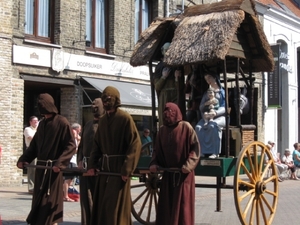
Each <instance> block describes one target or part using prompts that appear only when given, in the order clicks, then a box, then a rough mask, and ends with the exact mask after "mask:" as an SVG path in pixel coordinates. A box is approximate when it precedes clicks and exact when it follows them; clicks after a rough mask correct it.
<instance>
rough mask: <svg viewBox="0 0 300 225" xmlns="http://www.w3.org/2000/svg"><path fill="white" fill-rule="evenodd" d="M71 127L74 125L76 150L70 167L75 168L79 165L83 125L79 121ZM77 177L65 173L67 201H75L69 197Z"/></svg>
mask: <svg viewBox="0 0 300 225" xmlns="http://www.w3.org/2000/svg"><path fill="white" fill-rule="evenodd" d="M71 127H72V132H73V135H74V139H75V144H76V152H75V154H74V155H73V156H72V158H71V160H70V163H69V168H74V167H77V150H78V145H79V143H80V140H81V137H80V132H81V125H80V124H78V123H73V124H72V126H71ZM75 178H76V176H69V175H68V174H65V176H64V184H63V191H64V201H66V202H74V199H72V198H70V197H69V195H68V190H69V187H70V186H72V185H73V181H75Z"/></svg>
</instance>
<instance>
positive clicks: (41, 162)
mask: <svg viewBox="0 0 300 225" xmlns="http://www.w3.org/2000/svg"><path fill="white" fill-rule="evenodd" d="M56 161H57V160H51V159H48V160H40V159H38V160H37V164H38V165H41V164H44V165H45V166H46V167H51V168H52V167H53V163H55V162H56ZM48 170H49V171H50V172H49V181H48V190H47V195H50V187H51V175H52V169H45V171H44V176H43V180H42V183H41V186H40V190H42V188H43V186H44V182H45V178H46V174H47V171H48Z"/></svg>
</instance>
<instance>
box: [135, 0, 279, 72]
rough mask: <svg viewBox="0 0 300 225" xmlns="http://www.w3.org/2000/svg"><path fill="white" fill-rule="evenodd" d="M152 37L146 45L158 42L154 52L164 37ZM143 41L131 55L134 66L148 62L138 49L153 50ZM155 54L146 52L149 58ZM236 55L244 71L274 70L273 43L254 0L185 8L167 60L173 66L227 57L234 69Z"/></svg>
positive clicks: (229, 70)
mask: <svg viewBox="0 0 300 225" xmlns="http://www.w3.org/2000/svg"><path fill="white" fill-rule="evenodd" d="M150 27H151V26H150ZM160 32H163V33H165V30H164V29H161V30H160ZM152 33H156V31H153V30H152ZM144 35H145V34H144V32H143V35H142V36H144ZM156 36H158V34H156ZM161 36H162V35H160V37H161ZM152 37H154V35H152ZM152 37H151V36H150V35H148V39H147V43H148V45H147V46H148V47H150V48H154V44H153V45H152V47H151V45H150V44H149V43H155V44H156V45H157V46H156V47H155V49H154V50H153V49H152V52H155V50H156V48H160V47H161V45H162V44H163V43H161V39H159V40H151V38H152ZM143 42H145V41H144V40H143V39H142V38H141V39H140V40H139V42H138V44H137V46H136V48H135V51H134V54H133V55H132V58H131V65H133V66H137V65H143V64H146V57H144V58H143V59H144V61H143V64H140V63H141V60H140V59H139V60H138V61H136V60H137V56H138V55H139V52H144V53H145V52H146V51H147V52H148V53H150V50H149V49H143V47H142V46H143ZM147 43H146V44H147ZM159 43H160V44H159ZM152 56H153V55H152ZM152 56H149V55H147V59H148V60H149V59H151V57H152ZM133 57H135V58H133ZM236 58H239V59H241V62H240V66H241V67H242V69H243V71H245V72H246V71H251V72H260V71H265V72H267V71H273V70H274V61H273V55H272V51H271V47H270V45H269V43H268V42H267V38H266V36H265V34H264V32H263V28H262V26H261V24H260V22H259V21H258V18H257V17H256V11H255V8H254V2H253V0H225V1H221V2H217V3H213V4H206V5H196V6H192V7H189V8H188V9H186V10H185V13H184V14H183V18H182V20H181V21H180V23H179V25H178V27H177V28H176V29H175V31H174V37H173V39H172V42H171V45H170V48H169V49H168V51H167V53H166V55H165V57H164V62H165V63H166V64H168V65H170V66H180V65H188V64H196V63H197V64H198V63H202V64H206V65H208V66H212V65H215V64H216V62H219V61H221V60H225V59H226V62H227V64H226V65H227V71H228V72H235V71H236Z"/></svg>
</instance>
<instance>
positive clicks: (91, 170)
mask: <svg viewBox="0 0 300 225" xmlns="http://www.w3.org/2000/svg"><path fill="white" fill-rule="evenodd" d="M86 173H87V175H88V176H95V170H94V169H89V170H88V171H87V172H86Z"/></svg>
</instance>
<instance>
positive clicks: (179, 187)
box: [150, 102, 200, 225]
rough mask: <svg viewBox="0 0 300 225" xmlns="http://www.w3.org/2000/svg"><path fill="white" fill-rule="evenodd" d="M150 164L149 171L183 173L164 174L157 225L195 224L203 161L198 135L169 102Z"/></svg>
mask: <svg viewBox="0 0 300 225" xmlns="http://www.w3.org/2000/svg"><path fill="white" fill-rule="evenodd" d="M163 121H164V125H163V126H162V127H160V129H159V132H158V135H157V139H156V142H155V148H154V152H153V155H152V160H151V162H150V171H151V172H153V173H155V172H157V169H159V167H161V168H178V169H179V171H180V172H167V171H165V172H163V176H162V181H161V187H160V192H159V200H158V206H157V214H156V225H166V224H168V225H182V224H184V225H194V224H195V173H194V169H195V168H196V166H197V164H198V162H199V159H200V145H199V142H198V138H197V135H196V133H195V131H194V129H193V127H192V126H191V125H190V123H188V122H186V121H182V114H181V112H180V109H179V108H178V106H177V105H176V104H174V103H170V102H168V103H167V104H166V105H165V109H164V115H163Z"/></svg>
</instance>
